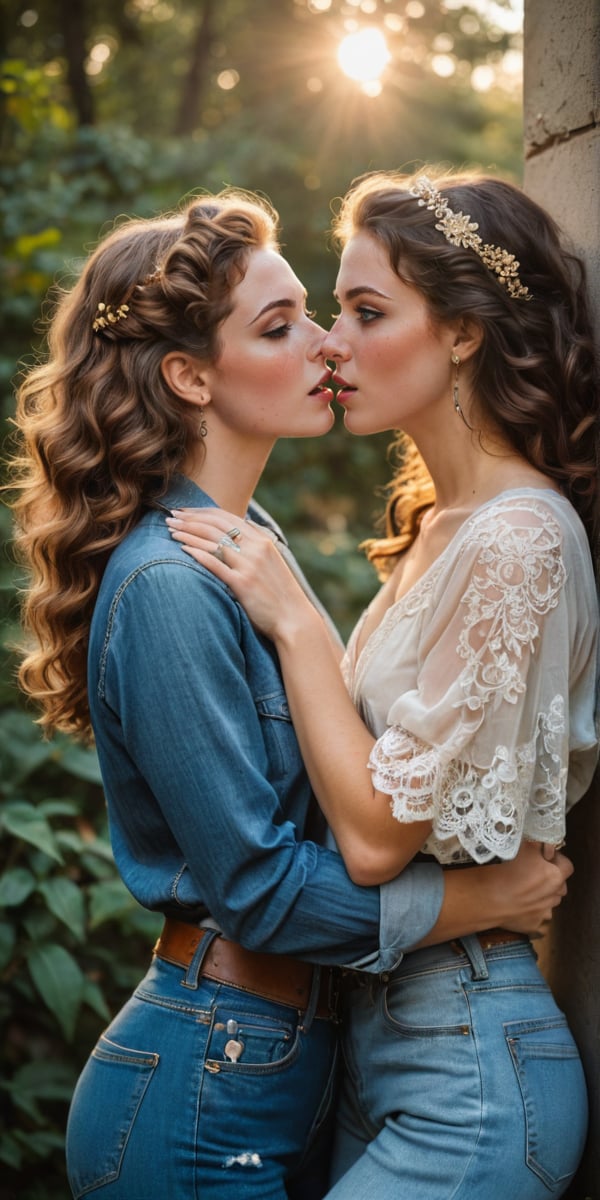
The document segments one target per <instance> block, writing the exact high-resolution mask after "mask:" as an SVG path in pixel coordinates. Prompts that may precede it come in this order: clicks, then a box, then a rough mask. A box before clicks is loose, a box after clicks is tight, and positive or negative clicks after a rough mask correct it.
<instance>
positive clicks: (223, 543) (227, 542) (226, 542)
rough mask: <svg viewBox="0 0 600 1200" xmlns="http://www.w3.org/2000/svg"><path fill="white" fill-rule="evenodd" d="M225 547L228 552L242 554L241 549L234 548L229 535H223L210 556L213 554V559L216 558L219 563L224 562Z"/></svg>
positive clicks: (234, 545)
mask: <svg viewBox="0 0 600 1200" xmlns="http://www.w3.org/2000/svg"><path fill="white" fill-rule="evenodd" d="M225 547H227V549H228V550H235V552H236V554H241V553H242V551H241V548H240V547H239V546H236V544H235V542H233V541H232V540H231V538H230V536H229V534H228V533H224V534H223V537H222V538H219V541H218V542H217V545H216V548H215V549H214V550H212V551H211V554H213V555H214V557H215V558H218V560H219V562H225V559H224V558H223V551H224V549H225Z"/></svg>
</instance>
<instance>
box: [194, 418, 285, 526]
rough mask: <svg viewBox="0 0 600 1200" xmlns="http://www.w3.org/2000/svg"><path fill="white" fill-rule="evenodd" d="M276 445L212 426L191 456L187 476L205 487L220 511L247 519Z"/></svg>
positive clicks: (199, 485)
mask: <svg viewBox="0 0 600 1200" xmlns="http://www.w3.org/2000/svg"><path fill="white" fill-rule="evenodd" d="M273 444H274V443H273V442H272V441H269V442H268V443H266V444H265V442H264V441H260V442H254V441H253V440H252V439H251V438H250V437H247V438H244V437H237V436H227V433H224V432H223V430H221V429H219V428H215V426H214V425H213V427H212V429H211V428H210V427H209V430H208V433H207V436H206V438H203V439H202V440H201V441H199V442H198V443H196V445H195V446H194V447H193V449H192V450H191V451H190V453H189V454H188V456H187V458H186V461H185V464H184V466H183V468H182V469H183V473H184V474H185V475H187V476H188V477H189V478H190V479H192V480H193V481H194V483H197V484H198V487H201V488H202V490H203V491H204V492H206V494H207V496H210V498H211V500H214V502H215V504H217V505H218V506H219V508H225V509H227V511H228V512H231V513H235V515H236V516H239V517H242V518H243V517H244V516H245V514H246V512H247V510H248V505H249V503H250V500H251V499H252V496H253V494H254V492H255V490H256V487H257V484H258V482H259V480H260V477H261V475H262V473H263V470H264V468H265V466H266V463H267V461H268V458H269V455H270V453H271V450H272V449H273Z"/></svg>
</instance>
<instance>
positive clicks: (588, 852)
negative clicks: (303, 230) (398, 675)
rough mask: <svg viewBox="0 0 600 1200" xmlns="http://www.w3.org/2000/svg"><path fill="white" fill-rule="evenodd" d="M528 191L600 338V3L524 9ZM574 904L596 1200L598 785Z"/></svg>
mask: <svg viewBox="0 0 600 1200" xmlns="http://www.w3.org/2000/svg"><path fill="white" fill-rule="evenodd" d="M524 127H525V169H524V187H525V190H526V191H527V192H528V193H529V195H530V196H532V197H533V199H535V200H538V201H539V203H541V204H543V205H544V207H545V208H547V209H548V210H549V211H550V212H551V213H552V215H553V216H554V217H555V218H556V220H557V221H558V222H559V224H560V225H561V227H562V228H563V230H565V232H566V233H567V234H568V235H569V237H570V238H571V240H572V242H573V243H574V246H575V249H576V251H577V253H578V254H580V255H581V256H582V258H584V259H585V261H586V264H587V268H588V272H589V284H590V294H591V297H592V303H593V305H594V308H595V313H596V317H597V328H598V330H599V336H600V0H525V62H524ZM567 852H568V853H569V855H570V856H571V858H572V859H573V861H574V863H575V875H574V877H573V879H572V880H571V882H570V884H569V894H568V897H567V899H566V900H565V901H564V903H563V905H562V906H561V908H560V910H559V912H558V914H557V916H556V917H555V919H554V921H553V925H552V929H551V931H550V933H549V934H548V935H547V936H546V937H545V938H544V941H543V943H542V948H541V952H540V961H541V964H542V968H543V970H544V972H545V974H546V976H547V978H548V979H549V981H550V983H551V985H552V987H553V989H554V992H555V995H556V996H557V999H558V1001H559V1003H560V1004H561V1006H562V1007H563V1008H564V1010H565V1012H566V1013H567V1015H568V1017H569V1021H570V1023H571V1027H572V1029H573V1032H574V1034H575V1037H576V1039H577V1042H578V1044H579V1048H580V1050H581V1054H582V1058H583V1062H584V1068H585V1072H586V1078H587V1082H588V1091H589V1096H590V1132H589V1138H588V1144H587V1148H586V1152H585V1155H584V1159H583V1162H582V1164H581V1167H580V1170H579V1172H578V1174H577V1178H576V1180H575V1181H574V1183H573V1184H572V1186H571V1188H570V1190H569V1192H568V1193H567V1196H568V1200H588V1198H589V1200H600V777H599V776H598V775H597V777H596V781H595V784H594V786H593V787H592V788H591V790H590V792H589V793H588V795H587V797H585V798H584V799H583V800H582V801H581V802H580V803H579V804H578V805H577V806H576V808H575V809H574V810H573V812H572V814H571V815H570V817H569V820H568V828H567Z"/></svg>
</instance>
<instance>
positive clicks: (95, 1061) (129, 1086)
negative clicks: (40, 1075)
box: [66, 1035, 159, 1200]
mask: <svg viewBox="0 0 600 1200" xmlns="http://www.w3.org/2000/svg"><path fill="white" fill-rule="evenodd" d="M158 1061H159V1056H158V1054H153V1053H150V1052H146V1051H143V1050H130V1049H128V1048H127V1047H126V1046H119V1045H117V1043H116V1042H111V1041H109V1039H108V1038H107V1037H105V1036H104V1035H102V1036H101V1037H100V1039H99V1041H98V1043H97V1045H96V1046H95V1048H94V1050H93V1051H92V1054H91V1055H90V1058H89V1059H88V1061H87V1063H86V1066H85V1067H84V1069H83V1072H82V1074H81V1076H80V1078H79V1081H78V1083H77V1087H76V1088H75V1092H74V1094H73V1100H72V1103H71V1109H70V1112H69V1120H68V1123H67V1144H66V1150H67V1169H68V1175H69V1183H70V1185H71V1189H72V1192H73V1195H74V1197H75V1200H78V1198H79V1197H80V1196H83V1195H85V1193H86V1192H89V1191H91V1190H92V1188H97V1187H102V1186H103V1185H104V1184H107V1183H111V1182H112V1181H113V1180H115V1179H117V1178H118V1176H119V1172H120V1170H121V1164H122V1160H123V1155H124V1153H125V1148H126V1146H127V1142H128V1140H129V1137H130V1136H131V1131H132V1129H133V1125H134V1122H135V1119H136V1116H137V1114H138V1112H139V1110H140V1106H141V1104H142V1101H143V1099H144V1095H145V1093H146V1089H147V1087H148V1085H149V1083H150V1080H151V1079H152V1076H153V1074H154V1071H155V1070H156V1067H157V1065H158Z"/></svg>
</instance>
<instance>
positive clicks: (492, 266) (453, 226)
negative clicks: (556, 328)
mask: <svg viewBox="0 0 600 1200" xmlns="http://www.w3.org/2000/svg"><path fill="white" fill-rule="evenodd" d="M410 194H411V196H414V197H415V198H416V199H417V200H418V202H419V205H421V206H425V207H426V208H428V209H429V210H430V211H431V212H433V213H435V216H436V217H437V222H436V226H435V227H436V229H439V230H440V233H443V235H444V237H445V238H446V241H447V242H450V243H451V245H452V246H464V247H465V248H466V249H468V250H474V251H475V253H476V254H477V255H478V256H479V258H480V259H481V261H482V263H484V265H485V266H486V267H487V268H488V270H489V271H493V273H494V275H496V276H497V277H498V281H499V282H500V283H501V284H502V286H503V287H504V288H506V291H507V292H508V294H509V296H512V297H513V299H514V300H531V299H532V298H533V297H532V296H531V293H530V291H529V288H528V287H525V285H524V284H523V283H521V280H520V279H519V266H520V263H519V262H518V261H517V259H516V258H515V256H514V254H509V252H508V250H504V249H503V248H502V246H492V245H490V244H489V243H488V242H484V241H483V239H482V238H481V237H480V236H479V234H478V233H477V230H478V229H479V226H478V224H477V222H476V221H472V220H471V218H470V216H469V215H468V213H462V212H454V211H453V209H451V208H450V205H449V204H448V201H447V199H446V197H445V196H442V194H441V192H439V191H438V189H437V188H436V186H435V184H434V183H432V181H431V179H429V178H428V176H427V175H420V176H419V178H418V179H417V180H416V181H415V184H414V186H413V187H412V188H411V189H410Z"/></svg>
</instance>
